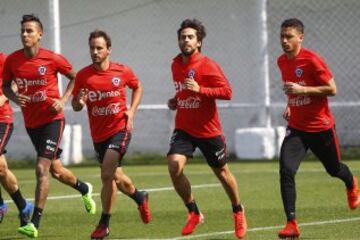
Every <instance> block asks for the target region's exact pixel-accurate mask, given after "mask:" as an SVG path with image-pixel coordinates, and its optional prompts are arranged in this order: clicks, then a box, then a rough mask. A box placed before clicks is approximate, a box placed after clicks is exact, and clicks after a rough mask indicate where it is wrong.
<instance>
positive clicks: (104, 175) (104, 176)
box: [101, 171, 114, 182]
mask: <svg viewBox="0 0 360 240" xmlns="http://www.w3.org/2000/svg"><path fill="white" fill-rule="evenodd" d="M101 180H102V181H103V182H108V181H113V180H114V173H113V172H112V171H101Z"/></svg>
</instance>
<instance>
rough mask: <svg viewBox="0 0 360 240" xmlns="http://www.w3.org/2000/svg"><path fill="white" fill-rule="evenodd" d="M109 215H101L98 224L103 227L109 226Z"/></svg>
mask: <svg viewBox="0 0 360 240" xmlns="http://www.w3.org/2000/svg"><path fill="white" fill-rule="evenodd" d="M110 217H111V214H106V213H102V214H101V218H100V221H99V224H104V225H105V226H107V227H108V226H109V222H110Z"/></svg>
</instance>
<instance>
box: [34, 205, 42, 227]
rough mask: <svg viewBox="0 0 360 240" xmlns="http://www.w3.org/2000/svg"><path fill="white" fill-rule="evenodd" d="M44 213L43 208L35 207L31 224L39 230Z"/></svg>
mask: <svg viewBox="0 0 360 240" xmlns="http://www.w3.org/2000/svg"><path fill="white" fill-rule="evenodd" d="M42 212H43V210H42V209H41V208H38V207H34V213H33V215H32V218H31V222H32V223H33V224H34V226H35V227H36V229H39V226H40V219H41V216H42Z"/></svg>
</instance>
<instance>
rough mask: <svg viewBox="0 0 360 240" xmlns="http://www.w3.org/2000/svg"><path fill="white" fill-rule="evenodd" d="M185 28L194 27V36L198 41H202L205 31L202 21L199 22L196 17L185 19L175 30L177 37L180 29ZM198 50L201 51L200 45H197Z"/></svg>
mask: <svg viewBox="0 0 360 240" xmlns="http://www.w3.org/2000/svg"><path fill="white" fill-rule="evenodd" d="M185 28H192V29H195V30H196V37H197V39H198V41H199V42H201V43H202V41H203V39H204V38H205V37H206V31H205V27H204V25H203V24H202V22H200V21H199V20H197V19H196V18H194V19H186V20H184V21H183V22H182V23H181V25H180V28H179V29H178V31H177V35H178V39H180V33H181V31H182V30H184V29H185ZM201 45H202V44H201ZM199 50H200V51H201V46H200V47H199Z"/></svg>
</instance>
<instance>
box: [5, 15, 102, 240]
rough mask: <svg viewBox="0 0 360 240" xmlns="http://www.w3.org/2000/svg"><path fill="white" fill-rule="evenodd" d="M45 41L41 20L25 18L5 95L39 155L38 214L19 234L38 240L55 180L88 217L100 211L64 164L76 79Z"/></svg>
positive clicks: (9, 63)
mask: <svg viewBox="0 0 360 240" xmlns="http://www.w3.org/2000/svg"><path fill="white" fill-rule="evenodd" d="M42 36H43V26H42V23H41V21H40V19H39V18H38V17H36V16H34V15H33V14H32V15H24V16H23V18H22V21H21V41H22V44H23V49H20V50H17V51H15V52H14V53H12V54H11V55H9V56H8V58H7V59H6V61H5V66H4V73H3V77H4V79H3V80H4V82H3V91H4V94H5V95H6V97H8V98H9V99H10V100H12V101H13V102H15V103H16V104H17V105H19V106H20V107H21V110H22V113H23V116H24V122H25V127H26V130H27V133H28V134H29V136H30V139H31V141H32V143H33V145H34V147H35V149H36V152H37V160H36V180H37V184H36V191H35V208H34V212H33V215H32V218H31V222H30V223H28V224H27V225H25V226H23V227H20V228H19V229H18V232H19V233H21V234H24V235H26V236H28V237H33V238H35V237H37V236H38V228H39V224H40V218H41V216H42V212H43V209H44V207H45V202H46V199H47V196H48V193H49V175H50V174H51V175H52V176H53V177H54V178H56V179H57V180H59V181H60V182H62V183H64V184H66V185H69V186H71V187H73V188H75V189H76V190H78V191H79V192H80V193H81V195H82V199H83V202H84V205H85V209H86V211H87V212H89V213H91V214H95V208H96V205H95V201H94V200H93V199H92V198H91V193H92V186H91V184H89V183H84V182H82V181H80V180H79V179H77V178H76V177H75V176H74V174H73V173H72V172H71V171H70V170H68V169H66V168H64V167H63V166H62V164H61V161H60V159H59V157H60V154H61V151H62V150H61V149H60V148H59V145H60V140H61V136H62V134H63V130H64V125H65V120H64V111H63V108H64V105H65V102H66V101H67V99H68V98H69V96H70V95H71V92H72V89H73V86H74V81H73V80H74V78H75V73H74V71H73V70H72V66H71V65H70V64H69V62H68V61H67V60H66V59H65V58H64V57H63V56H62V55H59V54H56V53H54V52H52V51H50V50H47V49H44V48H41V46H40V45H41V44H40V43H41V38H42ZM58 72H60V73H61V74H63V75H65V76H66V77H67V78H68V79H69V80H70V81H69V84H68V85H67V88H66V90H65V92H64V94H63V96H62V97H61V96H60V93H59V89H58V79H57V73H58ZM12 81H15V83H16V85H17V88H18V92H14V91H13V89H12V88H11V82H12ZM49 173H50V174H49Z"/></svg>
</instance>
